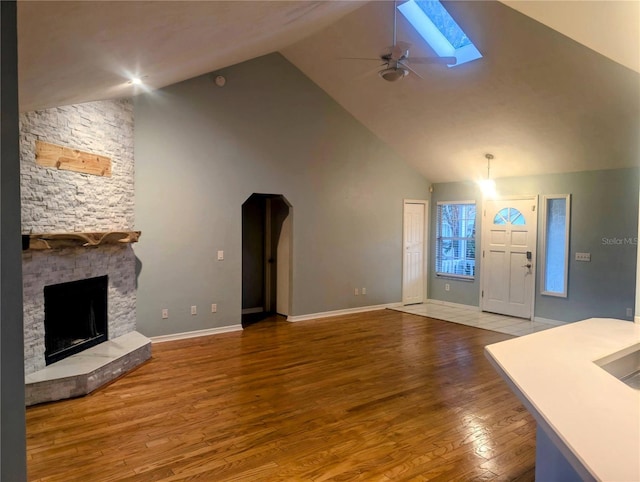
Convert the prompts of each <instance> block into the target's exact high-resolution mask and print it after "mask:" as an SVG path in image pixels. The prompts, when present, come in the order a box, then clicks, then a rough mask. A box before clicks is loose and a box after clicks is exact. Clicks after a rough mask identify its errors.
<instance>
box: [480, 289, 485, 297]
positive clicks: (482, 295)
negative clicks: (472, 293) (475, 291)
mask: <svg viewBox="0 0 640 482" xmlns="http://www.w3.org/2000/svg"><path fill="white" fill-rule="evenodd" d="M480 298H484V290H482V294H481V295H480Z"/></svg>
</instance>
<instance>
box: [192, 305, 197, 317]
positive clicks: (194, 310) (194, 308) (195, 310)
mask: <svg viewBox="0 0 640 482" xmlns="http://www.w3.org/2000/svg"><path fill="white" fill-rule="evenodd" d="M191 314H192V315H197V314H198V308H197V307H196V305H193V306H192V307H191Z"/></svg>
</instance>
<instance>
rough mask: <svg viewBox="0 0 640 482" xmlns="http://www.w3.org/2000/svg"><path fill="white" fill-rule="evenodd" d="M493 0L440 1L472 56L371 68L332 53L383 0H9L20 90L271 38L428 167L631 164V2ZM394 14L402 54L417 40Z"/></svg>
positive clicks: (349, 53) (270, 43) (366, 46)
mask: <svg viewBox="0 0 640 482" xmlns="http://www.w3.org/2000/svg"><path fill="white" fill-rule="evenodd" d="M507 3H508V4H509V6H506V5H505V4H503V3H499V2H492V1H487V2H485V1H471V2H462V1H457V2H451V3H447V7H448V8H449V10H450V12H451V13H452V14H453V15H454V17H455V18H456V19H457V21H458V23H459V24H460V25H461V26H462V27H463V28H464V29H465V31H467V33H468V35H469V37H470V38H471V39H472V40H473V41H474V43H475V44H476V46H477V47H478V48H479V50H480V51H481V52H482V53H483V55H484V58H483V59H481V60H477V61H474V62H471V63H468V64H465V65H463V66H459V67H456V68H453V69H448V68H446V67H442V66H420V67H418V68H419V69H420V73H421V75H422V76H423V77H424V79H423V80H421V79H418V78H416V77H412V76H409V77H407V78H405V79H403V80H402V81H399V82H396V83H387V82H384V81H383V80H381V79H380V78H379V77H377V75H375V72H373V73H371V71H372V69H373V70H375V68H376V62H373V65H372V64H371V63H368V62H366V61H346V60H342V59H341V58H340V57H371V56H374V57H375V56H377V55H378V54H379V53H380V52H381V51H382V50H383V49H384V47H386V46H388V45H389V44H390V43H391V25H392V23H391V22H392V17H391V16H392V4H391V3H389V2H388V1H373V2H370V3H367V4H363V3H361V2H355V1H331V2H329V1H281V2H275V1H258V2H252V1H231V2H221V1H215V2H190V1H178V2H164V1H163V2H57V1H46V2H32V1H20V2H19V3H18V52H19V81H20V106H21V110H23V111H28V110H34V109H40V108H46V107H52V106H56V105H64V104H70V103H78V102H86V101H91V100H98V99H106V98H114V97H121V96H126V95H131V94H132V93H134V92H133V90H132V89H133V87H132V86H131V85H128V84H127V80H128V78H129V76H130V75H131V74H138V75H142V76H146V78H145V81H146V83H147V84H148V86H150V87H152V88H158V87H163V86H166V85H169V84H172V83H175V82H179V81H182V80H185V79H188V78H191V77H194V76H197V75H200V74H203V73H206V72H211V71H215V70H220V69H223V68H224V67H227V66H230V65H233V64H236V63H238V62H242V61H245V60H249V59H251V58H254V57H257V56H260V55H264V54H267V53H270V52H274V51H280V52H281V53H282V54H283V55H284V56H285V57H286V58H287V59H289V60H290V61H291V62H292V63H293V64H294V65H296V66H297V67H298V68H299V69H300V70H302V71H303V72H304V73H305V74H306V75H307V76H308V77H309V78H311V79H312V80H313V81H314V82H315V83H316V84H318V85H319V86H320V87H321V88H322V89H324V90H325V91H326V92H327V93H328V94H329V95H330V96H332V97H333V98H334V99H335V100H336V101H337V102H338V103H340V104H341V105H342V106H343V107H344V108H345V109H346V110H347V111H349V112H350V113H351V114H352V115H353V116H354V117H355V118H357V119H358V120H359V121H360V122H362V123H363V124H364V125H365V126H367V127H368V128H369V129H370V130H371V131H372V132H374V133H375V134H376V135H377V136H378V137H380V138H381V139H383V140H384V141H386V142H387V143H388V144H389V145H390V146H391V147H392V148H393V149H395V150H396V151H397V152H398V153H399V154H400V155H401V156H403V157H404V158H405V159H406V160H407V162H409V163H410V164H412V165H414V166H415V167H416V168H417V169H418V170H419V171H420V172H422V173H423V174H424V175H425V176H426V177H427V178H428V179H429V180H431V181H432V182H443V181H454V180H462V179H469V178H473V177H481V176H484V175H486V162H485V159H484V154H485V153H486V152H491V153H492V154H494V155H495V159H494V161H493V163H492V174H493V175H495V176H496V177H503V176H514V175H529V174H537V173H547V172H566V171H579V170H586V169H601V168H613V167H625V166H634V165H638V163H639V159H640V145H639V136H638V132H640V75H639V74H638V70H639V69H638V64H639V63H640V62H639V59H640V54H639V53H638V49H639V47H638V46H639V45H640V38H638V37H639V34H638V23H639V22H640V18H639V15H640V13H639V12H640V9H639V8H638V6H639V5H640V2H638V1H630V2H608V1H604V2H507ZM540 3H543V4H544V8H542V9H541V8H540ZM578 6H580V8H578ZM511 7H513V8H511ZM516 9H517V10H520V11H522V12H523V13H524V14H523V13H520V12H519V11H516ZM554 11H555V12H557V14H555V15H554V14H553V12H554ZM530 17H533V18H539V19H540V20H541V21H545V22H547V23H548V24H549V25H550V26H551V27H552V28H553V29H552V28H548V27H546V26H544V25H542V24H541V23H539V22H537V21H535V20H532V19H531V18H530ZM594 18H595V19H596V20H597V22H595V23H594ZM398 20H399V25H398V26H399V33H398V36H399V38H400V39H402V40H407V41H409V42H410V43H412V44H413V47H412V49H411V54H412V55H414V56H422V55H429V54H431V52H429V49H428V47H426V46H423V45H424V44H423V42H422V41H421V39H420V38H418V37H417V36H416V34H415V32H414V31H413V30H412V28H411V27H410V26H409V25H408V24H407V23H406V22H405V21H404V19H403V18H402V16H401V15H399V16H398ZM598 24H599V25H600V29H598V31H595V27H594V26H595V25H598ZM603 27H605V28H606V27H608V28H609V31H612V32H615V33H613V34H611V33H607V32H608V31H607V30H606V29H603ZM554 29H555V30H554ZM556 30H558V31H562V32H564V33H566V34H567V35H569V36H571V37H572V38H574V39H576V40H577V41H579V42H581V43H582V44H585V45H588V46H589V47H590V48H587V47H585V46H583V45H581V44H579V43H577V42H576V41H573V40H571V39H569V38H568V37H565V36H564V35H562V34H559V33H557V31H556ZM603 32H604V33H603ZM592 49H593V50H592ZM597 52H600V53H597ZM605 55H606V57H605ZM611 58H612V59H614V60H610V59H611ZM634 59H635V63H634ZM367 74H368V75H367Z"/></svg>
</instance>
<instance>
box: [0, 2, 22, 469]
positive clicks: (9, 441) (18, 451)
mask: <svg viewBox="0 0 640 482" xmlns="http://www.w3.org/2000/svg"><path fill="white" fill-rule="evenodd" d="M0 65H1V67H0V127H1V129H0V182H1V184H0V220H1V221H2V222H1V223H0V434H1V435H0V480H3V481H7V482H9V481H11V482H14V481H15V482H20V481H22V480H26V479H27V462H26V441H25V409H24V365H23V360H24V358H23V353H22V348H23V342H22V279H21V266H20V265H21V259H20V251H21V238H20V163H19V156H18V152H19V151H18V73H17V72H18V68H17V66H18V52H17V34H16V4H15V2H0Z"/></svg>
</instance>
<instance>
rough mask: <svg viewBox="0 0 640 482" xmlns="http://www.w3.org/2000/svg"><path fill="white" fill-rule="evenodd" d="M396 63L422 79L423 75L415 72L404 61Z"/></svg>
mask: <svg viewBox="0 0 640 482" xmlns="http://www.w3.org/2000/svg"><path fill="white" fill-rule="evenodd" d="M398 64H400V65H401V66H402V67H404V68H405V69H407V70H408V71H409V72H411V73H412V74H414V75H417V76H418V77H419V78H421V79H422V80H424V77H423V76H422V75H420V74H419V73H418V72H416V71H415V70H413V69H412V68H411V67H409V66H408V65H407V64H405V63H400V62H398Z"/></svg>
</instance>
